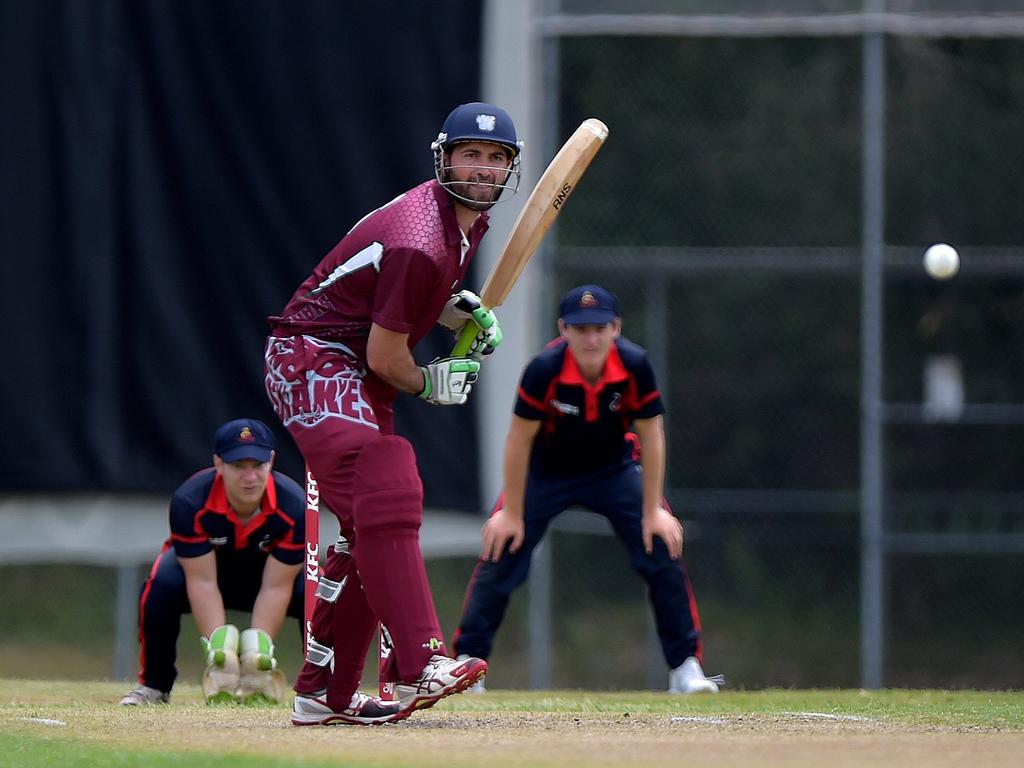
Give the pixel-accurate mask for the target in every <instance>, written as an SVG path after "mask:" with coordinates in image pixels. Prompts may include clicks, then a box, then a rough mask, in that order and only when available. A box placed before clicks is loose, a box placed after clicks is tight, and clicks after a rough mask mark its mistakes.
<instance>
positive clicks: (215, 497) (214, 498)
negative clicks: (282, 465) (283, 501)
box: [206, 473, 277, 528]
mask: <svg viewBox="0 0 1024 768" xmlns="http://www.w3.org/2000/svg"><path fill="white" fill-rule="evenodd" d="M206 508H207V509H210V510H213V511H214V512H217V513H218V514H221V515H224V516H225V517H226V518H227V519H228V520H230V521H231V522H233V523H235V524H236V525H242V520H241V518H239V517H238V513H237V512H235V510H234V509H232V508H231V503H230V502H229V501H228V492H227V489H226V488H225V487H224V478H223V477H221V476H220V474H219V473H218V474H217V475H216V477H214V479H213V487H212V488H211V489H210V495H209V496H208V497H207V499H206ZM276 508H277V487H276V486H275V485H274V476H273V475H270V477H268V478H267V488H266V490H265V491H263V498H262V499H260V508H259V510H257V511H256V512H255V513H254V514H253V515H252V516H251V517H250V518H249V519H248V520H247V521H246V522H245V524H244V525H245V527H246V528H249V527H251V526H252V523H253V521H255V520H258V519H259V520H262V519H263V518H264V517H266V516H267V515H270V514H271V513H272V512H273V511H274V510H275V509H276Z"/></svg>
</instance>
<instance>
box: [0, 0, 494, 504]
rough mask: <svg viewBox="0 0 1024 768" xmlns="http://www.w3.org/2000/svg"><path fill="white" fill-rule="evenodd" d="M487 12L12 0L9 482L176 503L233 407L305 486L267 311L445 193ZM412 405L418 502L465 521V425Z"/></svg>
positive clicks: (4, 26) (4, 468)
mask: <svg viewBox="0 0 1024 768" xmlns="http://www.w3.org/2000/svg"><path fill="white" fill-rule="evenodd" d="M480 7H481V6H480V4H479V3H478V2H477V0H466V1H465V2H457V1H456V0H447V1H445V2H429V3H422V2H417V0H404V1H402V2H389V3H379V4H363V3H354V2H342V1H341V0H338V1H337V2H328V1H327V0H324V1H323V2H315V1H313V0H298V1H292V2H289V1H288V0H280V1H279V2H274V1H271V0H239V1H238V2H225V1H224V0H218V2H214V3H210V2H206V0H187V1H180V0H178V1H172V0H167V1H166V2H158V1H157V0H145V1H132V0H94V1H92V0H65V1H64V2H58V1H55V0H51V2H43V1H38V2H37V1H36V0H6V1H5V2H3V3H0V57H2V59H0V67H2V72H3V80H2V85H0V121H2V122H0V160H2V166H0V172H2V178H3V185H2V189H3V192H2V194H3V200H2V205H0V216H2V219H0V222H2V229H0V247H2V254H0V256H2V264H3V266H2V269H3V273H2V277H3V280H2V287H0V291H2V304H0V306H3V307H4V308H5V309H6V310H7V312H8V313H9V315H8V316H9V318H10V319H11V320H12V322H10V323H8V326H7V332H6V334H5V337H6V344H5V345H4V350H3V358H4V360H5V365H4V374H3V376H2V384H0V386H2V390H0V391H2V394H0V397H2V403H3V430H4V440H3V441H2V446H3V461H2V462H0V478H2V479H0V490H4V491H32V492H53V491H77V490H125V491H127V490H131V491H159V492H167V491H170V490H171V489H173V488H174V487H175V486H176V485H177V484H178V483H179V482H181V481H182V480H183V479H184V477H185V476H186V475H187V474H189V473H191V472H192V471H194V470H196V469H198V468H199V467H201V466H204V465H206V464H208V463H209V455H210V440H211V436H212V433H213V430H214V429H215V427H216V426H217V425H219V424H220V423H222V422H223V421H226V420H228V419H231V418H235V417H237V416H241V415H252V416H256V417H258V418H261V419H263V420H265V421H266V422H267V423H268V424H270V425H271V426H272V427H273V428H274V429H275V432H276V433H277V435H278V439H279V444H280V448H281V450H280V451H279V454H280V457H279V464H278V466H279V468H282V469H284V470H285V471H287V472H289V473H290V474H292V475H293V476H295V477H300V476H301V471H302V470H301V460H300V458H299V457H298V454H297V452H296V451H295V448H294V446H293V444H292V443H291V441H290V438H289V437H288V436H287V434H286V433H285V432H284V430H283V428H281V427H280V425H279V423H278V422H277V421H276V419H275V418H274V416H273V413H272V412H271V410H270V408H269V405H268V404H267V401H266V398H265V395H264V393H263V387H262V345H263V340H264V338H265V336H266V331H267V326H266V322H265V317H266V316H267V315H269V314H274V313H276V312H278V311H279V310H280V309H281V308H282V307H283V305H284V303H285V301H286V300H287V299H288V297H289V296H290V295H291V293H292V291H293V290H294V289H295V287H296V286H297V285H298V284H299V282H301V280H302V279H303V278H304V277H305V276H306V275H307V274H308V272H309V270H310V269H311V268H312V266H313V265H314V264H315V263H316V261H318V260H319V258H320V257H321V256H322V255H323V254H324V253H325V252H326V251H327V250H328V249H329V248H330V247H331V246H332V245H333V244H334V243H335V242H336V241H337V240H338V239H340V237H341V236H342V235H343V234H344V233H345V231H346V230H347V229H348V228H349V227H350V226H351V225H352V224H353V223H355V221H356V220H357V219H358V218H359V217H360V216H362V215H363V214H364V213H366V212H367V211H369V210H371V209H373V208H375V207H377V206H378V205H382V204H383V203H385V202H387V201H388V200H390V199H391V198H392V197H394V196H395V195H396V194H398V193H400V192H402V191H403V190H405V189H407V188H409V187H411V186H413V185H415V184H417V183H419V182H420V181H422V180H424V179H426V178H429V177H430V175H431V174H432V172H433V169H432V160H431V156H430V151H429V142H430V140H431V139H432V138H433V137H434V136H436V134H437V131H438V129H439V127H440V124H441V121H442V120H443V118H444V116H445V115H446V114H447V112H448V110H449V109H450V108H451V107H453V106H454V105H455V104H457V103H460V102H464V101H469V100H473V99H477V98H479V97H480V93H479V64H478V62H479V56H480V48H479V29H480V21H481V19H480ZM447 343H448V342H447V340H446V339H444V338H443V337H442V336H441V335H440V334H437V335H435V336H432V337H430V338H429V339H428V340H427V341H425V342H424V344H423V345H421V348H420V349H418V350H417V358H418V359H424V358H427V357H428V356H432V355H433V354H435V353H439V352H441V351H443V350H444V348H445V346H446V345H447ZM424 347H426V348H424ZM397 411H398V422H399V425H400V431H401V432H402V433H403V434H405V435H406V436H408V437H409V438H410V439H411V440H412V441H413V442H414V444H415V445H416V447H417V454H418V456H419V459H420V469H421V472H422V474H423V477H424V482H425V485H426V488H427V501H428V503H429V504H433V505H443V506H453V507H458V508H467V509H468V508H474V509H475V508H476V507H477V506H478V501H479V500H478V497H477V489H476V484H475V481H470V482H468V483H467V482H465V481H464V480H463V481H453V480H452V478H465V477H469V478H474V477H475V467H474V465H473V460H472V457H473V456H474V455H475V443H474V437H473V435H474V430H473V412H472V409H471V408H464V409H453V408H448V409H441V408H431V407H428V406H426V405H424V404H421V403H418V402H415V401H413V400H412V399H410V398H407V397H404V396H400V397H399V401H398V403H397Z"/></svg>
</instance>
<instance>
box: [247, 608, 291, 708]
mask: <svg viewBox="0 0 1024 768" xmlns="http://www.w3.org/2000/svg"><path fill="white" fill-rule="evenodd" d="M239 648H240V649H241V662H240V663H241V674H240V677H239V682H238V692H237V693H238V699H239V700H240V701H241V702H242V703H243V704H274V703H277V701H279V700H280V698H281V696H282V695H283V693H284V688H285V679H284V674H283V673H282V672H281V670H279V669H278V668H277V659H275V658H274V641H273V640H271V638H270V635H269V634H267V632H265V631H264V630H262V629H256V628H255V627H253V628H251V629H247V630H245V631H244V632H243V633H242V636H241V640H240V643H239Z"/></svg>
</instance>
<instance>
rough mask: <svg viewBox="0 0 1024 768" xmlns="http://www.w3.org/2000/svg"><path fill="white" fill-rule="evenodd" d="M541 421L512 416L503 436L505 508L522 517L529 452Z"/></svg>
mask: <svg viewBox="0 0 1024 768" xmlns="http://www.w3.org/2000/svg"><path fill="white" fill-rule="evenodd" d="M540 425H541V422H539V421H532V420H530V419H524V418H523V417H522V416H513V417H512V422H511V423H510V424H509V427H508V435H507V436H506V438H505V463H504V467H503V472H502V474H503V480H504V489H505V509H506V510H508V511H509V512H511V513H512V514H514V515H516V516H518V517H520V518H522V516H523V498H524V497H525V495H526V476H527V473H528V472H529V468H530V452H531V450H532V449H533V441H534V439H535V438H536V437H537V432H539V431H540Z"/></svg>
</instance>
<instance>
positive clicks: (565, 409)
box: [551, 400, 580, 416]
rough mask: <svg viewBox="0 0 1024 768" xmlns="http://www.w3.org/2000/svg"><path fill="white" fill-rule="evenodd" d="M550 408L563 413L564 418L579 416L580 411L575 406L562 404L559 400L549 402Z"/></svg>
mask: <svg viewBox="0 0 1024 768" xmlns="http://www.w3.org/2000/svg"><path fill="white" fill-rule="evenodd" d="M551 407H552V408H554V409H555V410H556V411H558V412H559V413H564V414H565V415H566V416H579V415H580V409H579V407H577V406H575V405H570V404H569V403H563V402H562V401H561V400H551Z"/></svg>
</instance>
